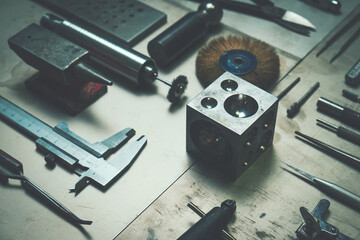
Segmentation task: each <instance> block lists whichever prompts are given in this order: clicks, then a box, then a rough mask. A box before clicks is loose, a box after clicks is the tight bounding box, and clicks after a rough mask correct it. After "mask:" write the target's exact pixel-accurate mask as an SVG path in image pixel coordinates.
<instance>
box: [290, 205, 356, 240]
mask: <svg viewBox="0 0 360 240" xmlns="http://www.w3.org/2000/svg"><path fill="white" fill-rule="evenodd" d="M329 207H330V202H329V201H328V200H326V199H322V200H320V201H319V203H318V204H317V205H316V207H315V208H314V210H313V211H312V212H311V213H310V212H309V210H307V209H306V208H305V207H301V208H300V213H301V216H302V217H303V219H304V222H303V223H302V224H301V225H300V227H299V228H298V229H297V230H296V232H295V233H296V235H297V237H298V238H299V240H325V239H328V240H354V239H352V238H350V237H348V236H346V235H345V234H343V233H341V232H340V231H339V229H338V228H337V227H335V226H333V225H330V224H328V223H327V222H325V221H324V219H323V217H324V215H325V213H326V211H327V210H328V209H329Z"/></svg>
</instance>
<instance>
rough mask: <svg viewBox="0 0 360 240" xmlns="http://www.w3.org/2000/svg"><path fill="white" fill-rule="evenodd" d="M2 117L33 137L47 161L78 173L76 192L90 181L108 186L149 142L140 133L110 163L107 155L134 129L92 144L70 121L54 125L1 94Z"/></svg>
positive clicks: (128, 137)
mask: <svg viewBox="0 0 360 240" xmlns="http://www.w3.org/2000/svg"><path fill="white" fill-rule="evenodd" d="M0 118H2V119H3V120H5V121H7V122H8V123H10V124H11V125H12V126H16V127H17V128H19V129H21V130H23V131H24V132H25V133H26V135H28V136H29V137H30V138H31V139H34V140H35V143H36V147H37V148H38V149H39V150H40V151H42V152H44V153H45V160H46V161H47V163H48V164H54V161H62V162H63V163H65V164H66V165H67V166H68V167H70V168H71V170H72V171H73V172H75V173H76V174H78V175H79V176H80V177H79V180H78V181H77V183H76V184H75V185H74V186H72V187H71V188H70V191H71V192H76V193H78V192H79V191H80V190H82V189H83V188H85V187H86V186H87V185H88V184H89V183H96V184H97V185H99V186H100V187H101V188H103V189H105V188H106V187H108V186H109V184H110V183H111V182H112V181H113V180H114V179H115V178H116V177H118V176H119V175H120V174H122V173H123V172H124V171H125V170H127V168H129V167H130V165H131V163H132V162H133V161H134V160H135V158H136V157H137V156H138V154H139V153H140V152H141V150H142V149H143V148H144V146H145V145H146V141H147V140H146V137H145V136H141V137H140V138H139V139H138V140H136V141H133V142H131V143H129V144H128V145H127V146H126V147H125V149H123V150H122V151H121V152H120V153H119V154H118V155H117V156H116V157H115V159H112V160H111V161H110V162H107V161H105V160H104V157H106V156H108V155H109V154H110V153H111V152H112V151H114V150H116V149H117V148H119V147H120V146H121V145H123V144H125V143H126V142H127V141H128V140H129V139H130V138H131V137H132V136H134V135H135V130H134V129H132V128H126V129H124V130H122V131H120V132H118V133H116V134H115V135H113V136H111V137H109V138H107V139H105V140H104V141H102V142H96V143H94V144H91V143H89V142H88V141H86V140H85V139H83V138H81V137H80V136H78V135H76V134H75V133H74V132H72V131H71V130H70V129H69V128H68V125H67V123H65V122H60V123H59V124H57V125H56V126H55V127H54V128H52V127H50V126H49V125H47V124H46V123H44V122H42V121H41V120H40V119H38V118H36V117H34V116H33V115H31V114H30V113H28V112H26V111H24V110H23V109H21V108H20V107H18V106H16V105H15V104H13V103H11V102H9V101H8V100H6V99H5V98H3V97H2V96H0Z"/></svg>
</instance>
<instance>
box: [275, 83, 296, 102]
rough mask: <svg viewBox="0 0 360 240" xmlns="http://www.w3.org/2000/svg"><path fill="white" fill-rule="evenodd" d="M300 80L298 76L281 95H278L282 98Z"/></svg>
mask: <svg viewBox="0 0 360 240" xmlns="http://www.w3.org/2000/svg"><path fill="white" fill-rule="evenodd" d="M298 82H300V77H298V78H296V79H295V80H294V81H293V82H292V83H291V84H290V85H289V86H288V87H287V88H285V89H284V90H283V91H282V92H281V93H279V95H277V98H278V99H279V101H280V99H282V98H283V97H284V96H285V95H286V94H287V93H288V92H290V90H291V89H292V88H293V87H294V86H295V85H296V84H297V83H298Z"/></svg>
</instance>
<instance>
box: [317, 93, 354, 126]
mask: <svg viewBox="0 0 360 240" xmlns="http://www.w3.org/2000/svg"><path fill="white" fill-rule="evenodd" d="M317 108H318V110H320V111H322V112H324V113H327V114H330V115H331V116H335V117H336V118H338V119H339V120H340V121H341V122H343V123H346V124H349V125H351V126H353V127H355V128H357V129H360V113H359V112H356V111H354V110H351V109H350V108H347V107H343V106H341V105H339V104H336V103H334V102H331V101H330V100H327V99H326V98H323V97H320V98H319V100H318V102H317Z"/></svg>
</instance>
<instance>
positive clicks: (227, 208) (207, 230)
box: [178, 200, 236, 240]
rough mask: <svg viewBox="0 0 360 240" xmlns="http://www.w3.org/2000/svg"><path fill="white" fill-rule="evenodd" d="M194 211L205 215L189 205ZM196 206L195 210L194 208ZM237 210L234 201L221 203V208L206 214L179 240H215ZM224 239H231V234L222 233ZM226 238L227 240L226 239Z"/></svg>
mask: <svg viewBox="0 0 360 240" xmlns="http://www.w3.org/2000/svg"><path fill="white" fill-rule="evenodd" d="M188 206H189V207H190V208H191V209H192V210H194V209H195V212H197V214H199V213H200V214H201V215H203V212H202V211H201V210H200V211H199V209H198V207H196V206H195V205H193V204H190V205H188ZM194 206H195V208H194ZM235 210H236V202H235V201H234V200H225V201H224V202H222V203H221V207H214V208H213V209H211V210H210V212H208V213H207V214H204V216H202V218H201V219H200V220H199V221H198V222H197V223H196V224H195V225H193V226H192V227H191V228H190V229H189V230H187V231H186V232H185V233H184V234H183V235H181V236H180V237H179V238H178V240H206V239H213V238H214V236H216V235H219V234H220V233H221V232H222V229H223V228H224V227H225V226H226V225H227V224H228V222H229V221H230V219H231V217H232V215H233V214H234V212H235ZM221 236H222V238H223V239H231V240H233V239H234V237H232V236H231V235H229V234H225V235H224V233H222V235H221ZM224 237H226V238H224Z"/></svg>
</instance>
